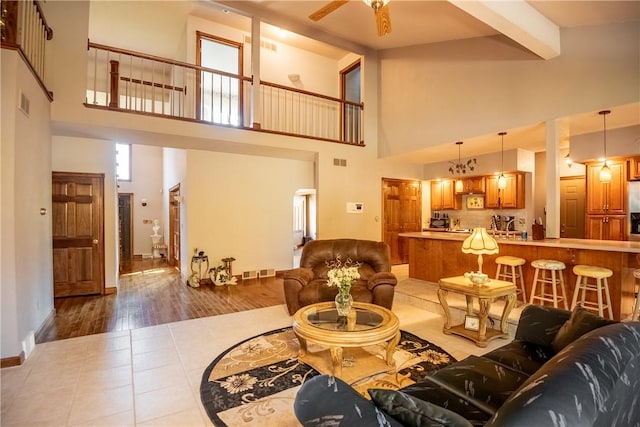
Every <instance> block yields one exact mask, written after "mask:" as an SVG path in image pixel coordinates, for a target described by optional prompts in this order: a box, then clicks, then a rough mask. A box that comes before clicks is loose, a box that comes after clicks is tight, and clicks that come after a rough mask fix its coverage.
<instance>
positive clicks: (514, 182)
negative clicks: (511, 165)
mask: <svg viewBox="0 0 640 427" xmlns="http://www.w3.org/2000/svg"><path fill="white" fill-rule="evenodd" d="M504 176H505V178H506V179H507V186H506V188H505V189H504V190H500V189H499V188H498V175H492V176H488V177H486V178H485V181H486V194H487V197H486V200H485V207H487V208H491V209H499V208H510V209H524V208H525V203H524V192H525V189H524V174H522V173H505V174H504Z"/></svg>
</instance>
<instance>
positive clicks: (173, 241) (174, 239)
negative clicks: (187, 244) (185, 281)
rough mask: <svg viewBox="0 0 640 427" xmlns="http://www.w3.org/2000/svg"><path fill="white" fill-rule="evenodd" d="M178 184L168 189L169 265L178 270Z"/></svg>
mask: <svg viewBox="0 0 640 427" xmlns="http://www.w3.org/2000/svg"><path fill="white" fill-rule="evenodd" d="M181 202H182V196H181V195H180V184H178V185H176V186H175V187H172V188H171V189H169V254H168V258H167V261H168V263H169V265H172V266H174V267H176V268H177V269H178V270H180V239H181V234H180V203H181Z"/></svg>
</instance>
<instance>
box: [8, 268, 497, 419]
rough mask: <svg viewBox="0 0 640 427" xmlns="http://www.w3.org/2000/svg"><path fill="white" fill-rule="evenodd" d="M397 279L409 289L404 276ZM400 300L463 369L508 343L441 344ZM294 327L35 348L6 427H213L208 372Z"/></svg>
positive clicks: (242, 321)
mask: <svg viewBox="0 0 640 427" xmlns="http://www.w3.org/2000/svg"><path fill="white" fill-rule="evenodd" d="M396 273H397V274H398V277H399V278H400V279H401V281H402V282H404V280H403V279H404V277H405V276H403V274H406V273H403V271H402V270H399V271H397V272H396ZM400 287H401V288H402V285H401V286H400ZM398 295H399V298H398V299H397V300H396V301H397V302H396V303H395V304H394V309H393V311H394V312H395V313H396V314H397V315H398V317H399V318H400V325H401V328H402V329H404V330H406V331H408V332H411V333H414V334H416V335H418V336H420V337H423V338H425V339H427V340H429V341H431V342H433V343H434V344H436V345H439V346H441V347H442V348H444V349H445V350H447V351H448V352H449V353H451V354H452V355H453V356H454V357H455V358H457V359H458V360H460V359H463V358H465V357H466V356H468V355H469V354H483V353H485V352H487V351H490V350H492V349H493V348H496V347H499V346H501V345H503V344H504V343H506V341H505V340H496V341H493V342H491V343H490V344H489V346H488V347H487V348H486V349H481V348H479V347H476V346H475V345H474V344H473V343H472V342H470V341H469V340H466V339H464V338H461V337H456V336H450V335H444V334H443V333H442V326H443V319H442V317H441V315H440V314H438V313H434V312H429V311H427V310H425V309H424V308H422V307H420V306H419V305H418V306H417V305H413V304H409V303H407V302H404V301H401V300H402V296H401V295H400V294H398ZM290 324H291V317H290V316H289V315H288V314H287V311H286V308H285V306H284V305H279V306H273V307H267V308H262V309H257V310H251V311H245V312H240V313H233V314H226V315H220V316H214V317H208V318H200V319H194V320H187V321H183V322H176V323H170V324H166V325H160V326H153V327H148V328H143V329H135V330H130V331H122V332H117V333H105V334H98V335H90V336H85V337H79V338H72V339H66V340H60V341H53V342H48V343H43V344H38V345H37V346H36V348H35V350H34V352H33V353H32V355H31V356H30V357H29V358H28V359H27V360H26V361H25V363H24V364H23V365H22V366H18V367H13V368H5V369H2V370H1V380H2V381H1V383H2V395H1V397H2V399H1V401H2V406H1V408H2V409H1V410H2V412H1V418H0V424H1V425H2V426H5V427H7V426H29V427H32V426H105V427H110V426H114V427H115V426H118V427H119V426H180V427H189V426H211V425H213V424H212V423H211V421H210V420H209V419H208V417H207V415H206V413H205V411H204V408H203V406H202V404H201V403H200V395H199V388H200V380H201V376H202V373H203V371H204V369H205V368H206V367H207V366H208V364H209V363H210V362H211V361H212V360H213V359H214V358H215V357H216V356H217V355H218V354H220V353H221V352H222V351H224V350H225V349H227V348H228V347H230V346H231V345H233V344H235V343H237V342H240V341H242V340H244V339H247V338H250V337H253V336H255V335H258V334H260V333H262V332H266V331H270V330H273V329H277V328H281V327H285V326H289V325H290ZM230 331H232V332H230Z"/></svg>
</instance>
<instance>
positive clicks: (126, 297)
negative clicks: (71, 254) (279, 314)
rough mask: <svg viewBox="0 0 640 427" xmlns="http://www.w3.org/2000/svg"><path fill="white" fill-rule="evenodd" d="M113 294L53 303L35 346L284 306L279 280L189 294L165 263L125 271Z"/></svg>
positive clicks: (149, 261)
mask: <svg viewBox="0 0 640 427" xmlns="http://www.w3.org/2000/svg"><path fill="white" fill-rule="evenodd" d="M122 271H123V272H122V273H121V275H120V285H119V289H118V292H117V294H112V295H104V296H86V297H67V298H56V299H55V301H54V307H55V310H56V313H55V316H54V317H53V319H52V320H51V322H50V323H49V324H47V325H46V326H45V327H44V328H43V329H42V330H41V331H40V332H39V333H38V335H37V336H36V342H37V343H42V342H47V341H54V340H60V339H65V338H72V337H79V336H84V335H91V334H98V333H103V332H113V331H121V330H127V329H135V328H143V327H145V326H153V325H160V324H164V323H170V322H176V321H179V320H188V319H195V318H199V317H206V316H215V315H218V314H226V313H234V312H238V311H244V310H251V309H254V308H261V307H268V306H272V305H278V304H283V303H284V294H283V291H282V279H281V278H277V277H276V278H264V279H252V280H244V281H241V280H240V281H238V285H236V286H214V285H212V284H211V283H209V282H208V281H207V282H206V283H203V284H202V285H201V286H200V287H199V288H191V287H189V286H186V285H185V284H184V283H182V282H181V281H180V275H179V273H178V271H177V270H176V269H175V268H173V267H168V266H167V264H165V263H164V261H163V260H159V259H156V260H154V259H142V260H138V261H134V262H133V263H132V264H130V265H128V266H124V269H123V270H122Z"/></svg>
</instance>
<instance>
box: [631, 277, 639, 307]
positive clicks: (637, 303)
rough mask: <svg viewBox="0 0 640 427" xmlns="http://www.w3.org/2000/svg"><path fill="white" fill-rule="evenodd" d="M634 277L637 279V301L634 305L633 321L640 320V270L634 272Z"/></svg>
mask: <svg viewBox="0 0 640 427" xmlns="http://www.w3.org/2000/svg"><path fill="white" fill-rule="evenodd" d="M633 277H635V279H636V301H635V302H634V303H633V313H632V314H631V320H640V295H638V294H640V268H637V269H635V270H633Z"/></svg>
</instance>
